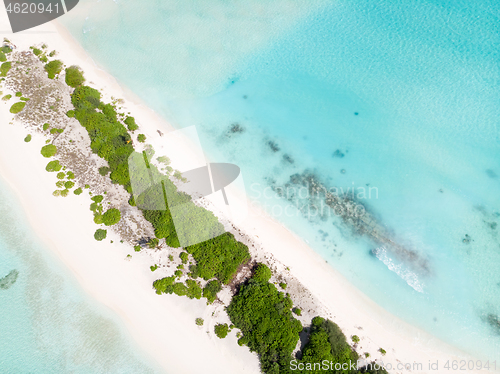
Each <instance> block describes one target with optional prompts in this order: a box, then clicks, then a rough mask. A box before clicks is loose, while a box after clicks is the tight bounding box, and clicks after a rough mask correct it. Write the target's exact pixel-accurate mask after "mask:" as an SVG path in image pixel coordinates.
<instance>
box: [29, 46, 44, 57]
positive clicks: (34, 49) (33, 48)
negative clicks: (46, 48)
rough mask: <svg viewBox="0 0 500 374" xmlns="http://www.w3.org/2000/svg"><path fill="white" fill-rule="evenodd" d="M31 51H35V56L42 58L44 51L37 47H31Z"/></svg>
mask: <svg viewBox="0 0 500 374" xmlns="http://www.w3.org/2000/svg"><path fill="white" fill-rule="evenodd" d="M31 49H32V50H33V53H34V54H35V56H40V55H41V54H42V50H41V49H38V48H35V47H31Z"/></svg>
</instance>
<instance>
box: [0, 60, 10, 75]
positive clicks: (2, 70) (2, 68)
mask: <svg viewBox="0 0 500 374" xmlns="http://www.w3.org/2000/svg"><path fill="white" fill-rule="evenodd" d="M11 67H12V63H11V62H10V61H7V62H4V63H3V64H2V65H0V77H6V76H7V73H8V72H9V70H10V68H11Z"/></svg>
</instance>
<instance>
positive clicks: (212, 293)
mask: <svg viewBox="0 0 500 374" xmlns="http://www.w3.org/2000/svg"><path fill="white" fill-rule="evenodd" d="M221 289H222V286H221V283H220V282H219V281H218V280H211V281H210V282H208V283H207V284H206V285H205V287H204V288H203V297H205V298H206V299H207V300H208V302H209V303H210V304H212V303H213V302H214V301H215V299H216V298H217V293H218V292H219V291H220V290H221Z"/></svg>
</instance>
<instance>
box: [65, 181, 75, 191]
mask: <svg viewBox="0 0 500 374" xmlns="http://www.w3.org/2000/svg"><path fill="white" fill-rule="evenodd" d="M74 185H75V182H72V181H67V182H66V183H64V187H66V188H67V189H68V190H71V189H72V188H73V187H74Z"/></svg>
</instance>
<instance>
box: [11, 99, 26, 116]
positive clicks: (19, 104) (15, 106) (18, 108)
mask: <svg viewBox="0 0 500 374" xmlns="http://www.w3.org/2000/svg"><path fill="white" fill-rule="evenodd" d="M25 106H26V103H25V102H24V101H19V102H17V103H15V104H13V105H12V106H11V107H10V112H11V113H13V114H17V113H19V112H20V111H21V110H23V109H24V107H25Z"/></svg>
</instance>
